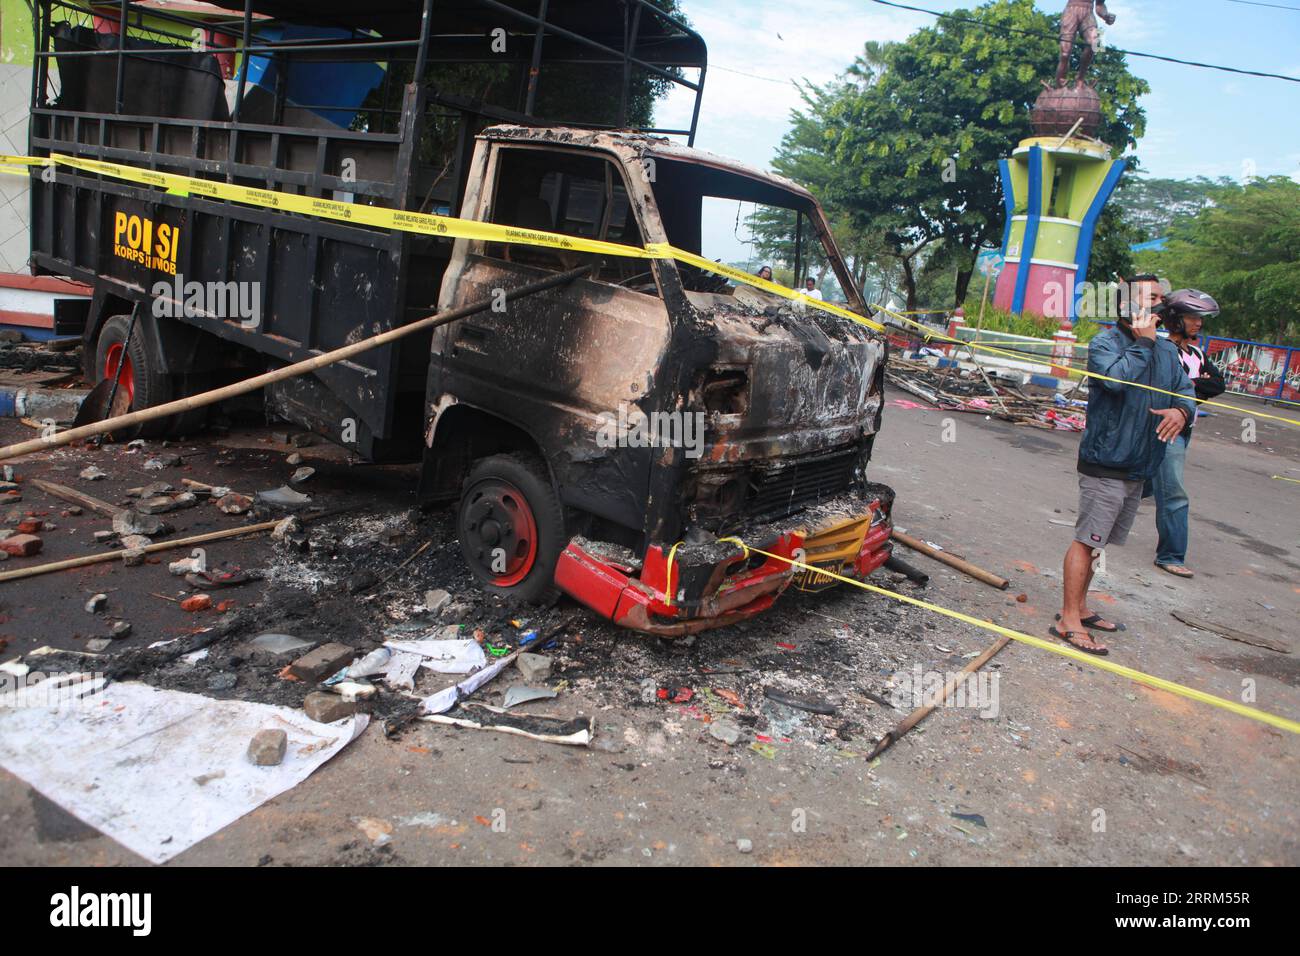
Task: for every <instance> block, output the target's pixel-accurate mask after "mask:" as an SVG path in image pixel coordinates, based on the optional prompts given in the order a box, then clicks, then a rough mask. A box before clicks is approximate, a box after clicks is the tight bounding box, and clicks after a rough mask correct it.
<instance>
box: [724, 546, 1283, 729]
mask: <svg viewBox="0 0 1300 956" xmlns="http://www.w3.org/2000/svg"><path fill="white" fill-rule="evenodd" d="M718 541H719V543H721V542H724V541H728V542H731V543H733V544H736V545H738V546H739V547H740V548H742V549H743V550H744V554H745V557H749V555H750V554H761V555H763V556H764V557H766V558H775V559H776V560H778V561H782V562H784V563H786V564H788V565H790V566H791V567H795V568H800V569H801V570H804V571H813V572H816V573H817V574H820V575H823V576H825V577H828V578H833V579H835V580H836V581H842V582H844V583H845V584H851V585H853V586H854V587H856V588H861V589H862V590H864V591H871V592H872V593H874V594H883V595H884V596H885V597H888V598H893V599H894V600H896V601H902V602H903V603H904V604H912V605H915V606H916V607H919V608H924V609H925V610H927V611H933V612H935V613H936V614H942V615H944V616H945V617H950V618H952V619H953V620H956V621H961V622H962V623H964V624H970V625H973V626H974V627H978V628H982V629H983V630H986V631H992V632H993V633H994V634H1000V635H1002V636H1003V637H1009V638H1011V639H1012V640H1013V641H1019V642H1021V643H1022V644H1028V645H1030V646H1031V647H1037V648H1040V649H1041V650H1045V651H1051V652H1052V653H1053V654H1060V655H1061V656H1062V657H1070V658H1073V659H1075V660H1077V661H1081V662H1082V663H1084V664H1087V665H1088V666H1090V667H1096V668H1098V669H1099V670H1103V671H1110V672H1111V673H1112V674H1118V675H1119V676H1120V677H1127V678H1128V679H1129V680H1131V681H1136V682H1137V683H1139V684H1145V685H1146V686H1147V687H1153V688H1155V689H1157V690H1163V691H1168V692H1169V693H1171V694H1177V695H1178V696H1179V697H1186V698H1187V699H1189V700H1195V701H1200V702H1201V703H1203V704H1209V705H1210V706H1212V707H1219V708H1222V709H1223V710H1227V711H1231V712H1232V713H1234V714H1239V715H1241V716H1242V717H1249V718H1250V719H1251V720H1258V721H1260V722H1261V723H1265V724H1269V725H1271V726H1273V727H1277V728H1279V729H1281V730H1289V731H1291V733H1293V734H1300V721H1295V720H1289V719H1288V718H1286V717H1279V716H1277V715H1276V714H1270V713H1268V711H1264V710H1258V709H1256V708H1254V707H1247V706H1246V705H1245V704H1239V703H1237V702H1236V701H1235V700H1228V699H1226V698H1224V697H1216V696H1214V695H1213V694H1207V693H1205V691H1201V690H1196V689H1195V688H1194V687H1186V686H1184V685H1182V684H1175V683H1174V682H1173V681H1169V680H1165V679H1164V678H1163V677H1155V676H1152V675H1151V674H1147V673H1144V672H1142V671H1139V670H1134V669H1133V668H1131V667H1125V666H1124V665H1122V664H1116V663H1114V662H1112V661H1109V660H1107V659H1106V658H1104V657H1097V656H1095V655H1093V654H1087V653H1084V652H1083V651H1080V650H1076V649H1075V648H1073V647H1070V646H1069V645H1066V644H1059V643H1053V642H1052V641H1046V640H1043V639H1042V638H1040V637H1033V636H1032V635H1029V634H1022V633H1021V632H1020V631H1013V630H1012V629H1011V628H1009V627H1003V626H1001V625H1000V624H994V623H992V622H991V621H981V620H980V619H979V618H976V617H971V616H970V615H969V614H963V613H961V612H960V611H954V610H951V609H950V608H946V607H942V606H941V605H938V604H931V603H930V602H929V601H921V600H919V599H917V598H914V597H908V596H907V595H906V594H899V593H898V592H897V591H890V590H889V589H888V588H881V587H876V586H875V585H874V584H867V583H866V582H865V581H858V580H856V579H854V578H849V577H845V576H844V575H842V574H836V573H835V572H834V571H828V570H826V569H825V568H817V567H813V566H812V565H809V564H805V563H803V562H802V561H795V560H794V559H792V558H786V557H782V556H781V555H779V554H772V553H771V552H770V551H764V550H763V549H762V548H755V547H753V546H751V545H748V544H746V543H745V542H744V541H742V540H741V539H739V538H719V539H718Z"/></svg>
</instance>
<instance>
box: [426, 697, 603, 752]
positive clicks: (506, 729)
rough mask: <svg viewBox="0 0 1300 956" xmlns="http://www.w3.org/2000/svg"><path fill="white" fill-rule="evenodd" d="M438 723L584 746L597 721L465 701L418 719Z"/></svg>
mask: <svg viewBox="0 0 1300 956" xmlns="http://www.w3.org/2000/svg"><path fill="white" fill-rule="evenodd" d="M421 719H422V720H427V721H430V722H432V723H437V724H451V725H452V726H455V727H464V728H468V729H471V730H496V731H499V732H501V733H503V734H514V735H516V736H519V737H528V738H529V739H531V740H539V741H542V742H543V743H551V744H567V745H569V746H574V747H586V746H588V745H589V744H590V743H591V739H592V737H593V736H595V732H596V721H595V719H594V718H591V717H574V718H572V719H570V720H564V719H562V718H559V717H534V716H531V715H530V716H524V715H522V714H507V713H506V712H505V710H503V709H502V708H500V707H490V706H488V705H487V704H475V703H468V704H464V705H462V706H459V707H456V708H455V709H454V710H451V711H450V712H448V713H433V714H426V715H425V716H424V717H422V718H421Z"/></svg>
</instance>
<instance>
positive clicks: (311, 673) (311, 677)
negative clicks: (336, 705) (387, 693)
mask: <svg viewBox="0 0 1300 956" xmlns="http://www.w3.org/2000/svg"><path fill="white" fill-rule="evenodd" d="M355 656H356V651H355V650H353V649H352V648H351V647H348V646H347V645H346V644H339V643H337V642H333V643H330V644H322V645H321V646H320V647H318V648H316V649H315V650H314V651H310V652H308V653H307V654H304V655H303V656H302V657H300V658H298V659H297V660H296V661H294V662H293V663H292V664H290V665H289V673H290V674H292V675H293V676H294V677H296V678H297V679H298V680H303V681H308V682H310V683H317V682H319V681H322V680H324V679H325V678H326V677H329V676H330V675H332V674H334V673H336V672H337V671H338V670H339V669H340V668H342V667H345V666H346V665H348V664H350V663H351V662H352V659H353V658H354V657H355Z"/></svg>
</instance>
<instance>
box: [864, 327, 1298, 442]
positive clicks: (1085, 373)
mask: <svg viewBox="0 0 1300 956" xmlns="http://www.w3.org/2000/svg"><path fill="white" fill-rule="evenodd" d="M872 308H874V309H877V310H878V311H880V312H883V313H885V314H886V315H889V316H893V317H894V318H896V319H899V320H900V321H903V322H906V323H907V324H908V325H914V326H916V327H917V328H918V329H920V330H921V331H922V332H923V333H924V338H925V341H927V342H928V341H930V340H931V339H937V340H939V341H941V342H951V343H953V344H954V345H961V346H964V347H968V348H976V349H979V350H980V351H981V352H989V353H991V354H993V355H1001V356H1003V357H1005V358H1013V359H1015V360H1017V361H1019V362H1023V361H1025V356H1023V355H1021V354H1019V353H1017V352H1008V351H1006V350H1005V349H995V348H993V347H992V346H989V345H978V344H975V343H972V342H967V341H965V340H963V339H957V338H953V337H952V336H951V335H948V334H947V333H945V332H936V331H935V330H934V329H932V328H930V327H929V326H927V325H922V324H921V323H920V322H916V321H914V320H912V319H909V318H907V317H906V316H904V315H901V314H899V313H897V312H893V311H891V310H889V309H886V308H885V307H884V306H881V305H875V306H872ZM1044 357H1045V356H1044ZM1065 371H1066V374H1067V375H1078V376H1081V377H1083V378H1095V379H1098V380H1100V381H1103V382H1114V383H1116V384H1117V385H1131V386H1133V387H1134V388H1143V389H1146V390H1147V391H1148V392H1158V393H1160V394H1161V395H1172V396H1173V397H1174V398H1181V399H1184V400H1186V401H1192V402H1196V403H1197V404H1198V405H1212V406H1214V407H1215V408H1226V409H1228V410H1230V411H1234V412H1240V413H1241V414H1243V415H1250V416H1253V417H1255V418H1271V419H1273V420H1274V421H1279V422H1286V423H1287V424H1288V425H1295V426H1296V427H1298V428H1300V421H1297V420H1296V419H1294V418H1287V417H1285V416H1283V415H1270V414H1269V413H1268V412H1260V411H1256V410H1254V409H1250V408H1241V407H1239V406H1237V405H1228V404H1226V403H1224V402H1216V401H1214V400H1213V399H1209V398H1191V399H1189V398H1187V396H1186V395H1179V394H1178V393H1177V392H1171V391H1169V390H1167V389H1163V388H1156V387H1155V386H1154V385H1144V384H1143V383H1141V382H1128V381H1125V380H1124V379H1122V378H1111V377H1110V376H1109V375H1102V374H1101V373H1100V372H1093V371H1090V370H1088V369H1081V368H1067V369H1066V370H1065Z"/></svg>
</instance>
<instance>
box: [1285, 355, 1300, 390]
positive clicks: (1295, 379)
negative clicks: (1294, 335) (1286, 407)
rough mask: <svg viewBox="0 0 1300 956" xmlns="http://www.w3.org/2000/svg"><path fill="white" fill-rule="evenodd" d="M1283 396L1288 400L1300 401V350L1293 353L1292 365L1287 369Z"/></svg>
mask: <svg viewBox="0 0 1300 956" xmlns="http://www.w3.org/2000/svg"><path fill="white" fill-rule="evenodd" d="M1282 398H1284V399H1286V401H1288V402H1300V350H1296V351H1293V352H1292V353H1291V365H1290V367H1289V368H1288V369H1287V370H1286V384H1285V385H1283V386H1282Z"/></svg>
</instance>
